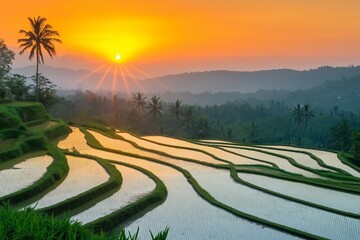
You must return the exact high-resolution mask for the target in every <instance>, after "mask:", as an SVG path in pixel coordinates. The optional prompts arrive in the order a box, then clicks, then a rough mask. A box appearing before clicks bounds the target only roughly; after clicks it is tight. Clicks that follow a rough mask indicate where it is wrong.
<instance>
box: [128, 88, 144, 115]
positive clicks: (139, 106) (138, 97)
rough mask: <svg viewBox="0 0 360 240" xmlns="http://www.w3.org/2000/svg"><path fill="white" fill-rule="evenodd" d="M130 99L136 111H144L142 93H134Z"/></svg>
mask: <svg viewBox="0 0 360 240" xmlns="http://www.w3.org/2000/svg"><path fill="white" fill-rule="evenodd" d="M131 101H132V103H133V105H134V107H135V109H136V111H137V112H138V113H140V112H144V109H145V107H146V97H145V96H144V94H143V93H140V92H137V93H134V94H133V95H132V97H131Z"/></svg>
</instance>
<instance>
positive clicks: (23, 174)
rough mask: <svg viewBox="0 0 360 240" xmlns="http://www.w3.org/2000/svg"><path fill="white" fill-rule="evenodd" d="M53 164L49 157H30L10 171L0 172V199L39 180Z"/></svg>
mask: <svg viewBox="0 0 360 240" xmlns="http://www.w3.org/2000/svg"><path fill="white" fill-rule="evenodd" d="M52 162H53V158H52V157H51V156H49V155H44V156H39V157H32V158H29V159H26V160H25V161H23V162H21V163H18V164H16V165H14V166H13V167H12V168H10V169H4V170H1V171H0V179H1V180H0V181H1V182H2V183H5V184H1V187H0V197H2V196H5V195H8V194H11V193H13V192H16V191H19V190H21V189H23V188H26V187H28V186H30V185H31V184H33V183H34V182H36V181H37V180H39V179H40V178H41V177H42V176H43V175H44V174H45V173H46V169H47V167H48V166H49V165H50V164H51V163H52Z"/></svg>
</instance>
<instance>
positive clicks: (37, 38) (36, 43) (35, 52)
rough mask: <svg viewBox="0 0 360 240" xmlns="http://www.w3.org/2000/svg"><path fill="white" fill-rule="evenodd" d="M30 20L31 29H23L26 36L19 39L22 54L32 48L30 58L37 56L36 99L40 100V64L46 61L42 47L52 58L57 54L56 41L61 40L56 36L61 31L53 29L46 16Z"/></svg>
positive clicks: (21, 31) (22, 31) (59, 41)
mask: <svg viewBox="0 0 360 240" xmlns="http://www.w3.org/2000/svg"><path fill="white" fill-rule="evenodd" d="M28 19H29V21H30V26H31V30H29V31H25V30H23V29H21V30H20V31H19V33H21V34H24V35H25V38H20V39H18V43H20V47H21V48H22V50H21V51H20V54H23V53H24V52H25V51H26V50H30V55H29V59H30V60H32V59H33V57H34V56H36V75H35V78H36V79H35V96H36V101H37V102H38V101H39V94H40V93H39V92H40V89H39V64H40V63H44V56H43V51H42V49H43V48H44V49H45V50H46V52H47V53H48V54H49V55H50V57H51V58H52V57H53V55H56V50H55V45H54V42H58V43H61V40H60V39H58V38H56V37H57V36H60V35H59V33H58V32H57V31H55V30H53V28H52V26H51V25H49V24H46V23H45V22H46V18H44V17H40V16H39V17H37V18H35V17H34V18H30V17H29V18H28Z"/></svg>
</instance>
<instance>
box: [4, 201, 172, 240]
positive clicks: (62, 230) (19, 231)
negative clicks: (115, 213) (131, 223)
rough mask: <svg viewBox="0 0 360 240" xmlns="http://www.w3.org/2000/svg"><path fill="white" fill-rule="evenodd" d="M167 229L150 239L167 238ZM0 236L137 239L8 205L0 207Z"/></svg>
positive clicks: (93, 239)
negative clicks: (107, 232)
mask: <svg viewBox="0 0 360 240" xmlns="http://www.w3.org/2000/svg"><path fill="white" fill-rule="evenodd" d="M167 234H168V229H165V230H164V231H162V232H160V233H159V234H157V235H153V234H152V233H151V239H153V240H163V239H166V238H167ZM0 239H2V240H7V239H9V240H10V239H11V240H13V239H14V240H15V239H18V240H20V239H84V240H85V239H86V240H88V239H89V240H137V239H138V237H137V233H134V234H130V233H128V234H126V233H125V231H122V232H121V233H120V234H119V235H108V234H105V233H99V234H95V233H93V232H92V231H91V230H90V229H89V228H86V227H84V226H83V225H81V224H80V223H79V222H74V221H70V219H68V218H55V217H53V216H47V215H43V214H41V213H38V212H36V211H34V210H33V209H31V208H27V209H25V210H24V211H17V210H15V209H13V208H11V207H8V206H3V207H0Z"/></svg>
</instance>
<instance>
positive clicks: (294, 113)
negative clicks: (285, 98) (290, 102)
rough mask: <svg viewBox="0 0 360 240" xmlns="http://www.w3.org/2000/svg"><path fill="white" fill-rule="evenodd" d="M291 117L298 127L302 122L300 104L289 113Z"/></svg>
mask: <svg viewBox="0 0 360 240" xmlns="http://www.w3.org/2000/svg"><path fill="white" fill-rule="evenodd" d="M291 115H292V116H293V118H294V120H295V122H296V123H297V125H298V127H299V126H300V124H301V122H302V120H303V108H302V107H301V105H300V104H297V105H296V106H295V107H294V109H293V111H292V112H291Z"/></svg>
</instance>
